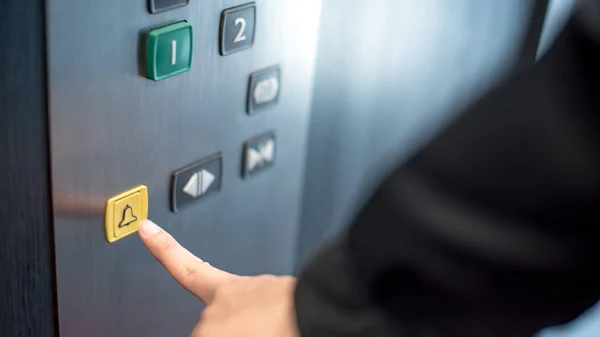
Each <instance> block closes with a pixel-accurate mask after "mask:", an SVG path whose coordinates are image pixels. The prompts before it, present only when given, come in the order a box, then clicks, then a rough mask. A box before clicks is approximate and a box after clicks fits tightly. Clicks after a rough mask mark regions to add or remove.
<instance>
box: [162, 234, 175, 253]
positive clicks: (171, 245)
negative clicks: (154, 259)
mask: <svg viewBox="0 0 600 337" xmlns="http://www.w3.org/2000/svg"><path fill="white" fill-rule="evenodd" d="M160 240H161V241H162V244H161V251H160V252H161V254H162V255H163V256H168V255H170V254H171V252H173V251H175V250H177V248H179V243H177V241H175V239H173V238H169V237H164V236H163V237H162V238H160Z"/></svg>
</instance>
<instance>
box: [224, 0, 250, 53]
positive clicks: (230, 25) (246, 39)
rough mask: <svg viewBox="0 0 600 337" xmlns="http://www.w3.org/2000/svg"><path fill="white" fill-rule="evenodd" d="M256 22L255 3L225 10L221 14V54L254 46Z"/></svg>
mask: <svg viewBox="0 0 600 337" xmlns="http://www.w3.org/2000/svg"><path fill="white" fill-rule="evenodd" d="M255 23H256V4H255V3H249V4H246V5H243V6H239V7H234V8H230V9H226V10H224V11H223V14H222V15H221V36H220V40H221V43H220V49H221V55H229V54H231V53H235V52H238V51H240V50H244V49H248V48H250V47H252V45H253V44H254V26H255Z"/></svg>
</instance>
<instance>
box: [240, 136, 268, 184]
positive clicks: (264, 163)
mask: <svg viewBox="0 0 600 337" xmlns="http://www.w3.org/2000/svg"><path fill="white" fill-rule="evenodd" d="M275 150H276V149H275V134H273V133H272V132H269V133H266V134H263V135H260V136H258V137H255V138H253V139H250V140H248V141H247V142H246V144H245V146H244V161H243V162H244V170H243V176H244V177H249V176H251V175H253V174H255V173H257V172H259V171H262V170H264V169H266V168H268V167H270V166H272V165H273V163H274V162H275Z"/></svg>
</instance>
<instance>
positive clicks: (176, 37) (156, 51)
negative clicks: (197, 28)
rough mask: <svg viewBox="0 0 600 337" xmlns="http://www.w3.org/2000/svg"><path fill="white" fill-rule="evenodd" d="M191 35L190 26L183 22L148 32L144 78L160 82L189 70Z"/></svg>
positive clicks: (190, 64)
mask: <svg viewBox="0 0 600 337" xmlns="http://www.w3.org/2000/svg"><path fill="white" fill-rule="evenodd" d="M192 35H193V33H192V25H190V24H189V23H187V22H185V21H182V22H178V23H174V24H172V25H168V26H164V27H160V28H156V29H152V30H151V31H150V32H148V37H147V41H146V76H147V77H148V78H149V79H151V80H154V81H160V80H164V79H165V78H168V77H171V76H175V75H177V74H181V73H184V72H186V71H188V70H190V68H191V66H192V48H193V41H192Z"/></svg>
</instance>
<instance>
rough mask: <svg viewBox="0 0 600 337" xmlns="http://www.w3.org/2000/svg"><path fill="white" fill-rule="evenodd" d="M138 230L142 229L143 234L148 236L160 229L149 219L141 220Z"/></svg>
mask: <svg viewBox="0 0 600 337" xmlns="http://www.w3.org/2000/svg"><path fill="white" fill-rule="evenodd" d="M140 231H142V233H144V235H146V236H150V235H154V234H156V233H158V232H160V231H161V229H160V227H158V226H157V225H156V224H154V222H152V221H150V220H142V222H141V223H140Z"/></svg>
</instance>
